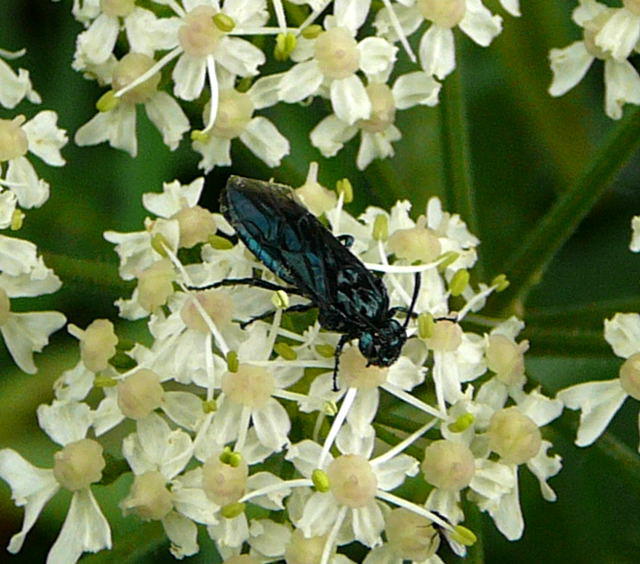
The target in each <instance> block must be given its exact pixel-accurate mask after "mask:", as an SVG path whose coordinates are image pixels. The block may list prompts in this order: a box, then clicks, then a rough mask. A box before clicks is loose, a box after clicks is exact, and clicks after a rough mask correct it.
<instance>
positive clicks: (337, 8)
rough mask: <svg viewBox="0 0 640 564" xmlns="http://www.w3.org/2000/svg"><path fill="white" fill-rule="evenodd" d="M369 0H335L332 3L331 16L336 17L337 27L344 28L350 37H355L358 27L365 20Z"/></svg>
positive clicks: (369, 5)
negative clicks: (355, 0) (350, 34)
mask: <svg viewBox="0 0 640 564" xmlns="http://www.w3.org/2000/svg"><path fill="white" fill-rule="evenodd" d="M370 7H371V0H358V1H357V2H354V1H353V0H335V2H334V3H333V14H334V15H335V17H336V20H337V22H336V23H337V25H338V26H340V27H346V28H347V29H348V30H349V31H350V32H351V33H352V35H355V34H356V32H357V31H358V29H360V26H362V24H363V23H364V21H365V20H366V19H367V15H368V14H369V8H370Z"/></svg>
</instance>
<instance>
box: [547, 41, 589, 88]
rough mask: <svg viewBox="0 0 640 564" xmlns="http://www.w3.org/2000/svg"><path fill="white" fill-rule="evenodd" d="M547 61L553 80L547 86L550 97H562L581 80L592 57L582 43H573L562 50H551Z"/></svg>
mask: <svg viewBox="0 0 640 564" xmlns="http://www.w3.org/2000/svg"><path fill="white" fill-rule="evenodd" d="M549 61H550V62H551V70H552V71H553V80H552V82H551V86H549V94H551V96H562V95H563V94H564V93H566V92H568V91H569V90H571V89H572V88H573V87H574V86H575V85H576V84H578V82H580V81H581V80H582V78H583V77H584V75H585V74H587V71H588V70H589V67H590V66H591V63H592V62H593V56H592V55H590V54H589V52H588V51H587V49H586V47H585V46H584V41H575V42H574V43H572V44H571V45H569V46H567V47H564V48H563V49H551V51H549Z"/></svg>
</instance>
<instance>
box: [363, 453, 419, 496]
mask: <svg viewBox="0 0 640 564" xmlns="http://www.w3.org/2000/svg"><path fill="white" fill-rule="evenodd" d="M373 466H374V468H375V473H376V478H377V480H378V488H380V489H381V490H385V491H389V490H393V489H395V488H397V487H398V486H400V485H401V484H402V483H403V482H404V480H405V478H406V477H407V476H415V475H416V474H417V473H418V470H419V467H418V461H417V460H416V459H415V458H413V457H411V456H409V455H408V454H399V455H397V456H394V457H393V458H391V459H389V460H385V461H384V462H381V463H379V464H376V463H375V461H374V463H373Z"/></svg>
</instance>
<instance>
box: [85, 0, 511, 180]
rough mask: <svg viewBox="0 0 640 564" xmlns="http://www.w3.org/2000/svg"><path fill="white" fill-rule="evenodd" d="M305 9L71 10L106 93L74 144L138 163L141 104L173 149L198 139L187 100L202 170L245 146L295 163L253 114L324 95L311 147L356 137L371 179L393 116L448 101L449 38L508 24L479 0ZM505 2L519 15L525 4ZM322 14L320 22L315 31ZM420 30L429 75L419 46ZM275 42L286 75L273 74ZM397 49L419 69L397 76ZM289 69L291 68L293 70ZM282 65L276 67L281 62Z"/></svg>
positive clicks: (225, 5) (330, 146)
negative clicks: (117, 152) (327, 110)
mask: <svg viewBox="0 0 640 564" xmlns="http://www.w3.org/2000/svg"><path fill="white" fill-rule="evenodd" d="M295 3H296V4H301V5H300V6H299V7H297V8H298V9H297V10H296V11H295V12H293V11H292V12H291V13H290V14H289V16H288V17H286V16H285V12H284V9H283V6H282V3H281V0H274V1H273V3H270V4H268V3H267V2H266V0H224V2H223V1H218V0H153V1H151V2H148V3H146V5H147V8H142V7H139V6H136V4H135V2H134V0H102V1H101V2H98V1H97V0H93V1H90V0H85V1H84V2H74V6H73V14H74V16H75V17H76V19H78V20H79V21H80V22H82V23H83V24H84V25H85V27H86V29H85V30H84V31H82V32H81V33H80V35H79V36H78V39H77V44H76V52H75V55H74V61H73V67H74V68H75V69H76V70H78V71H80V72H82V73H84V76H86V77H87V78H90V79H95V80H97V81H98V82H99V83H100V84H101V85H104V86H108V87H109V88H110V89H109V90H108V91H107V92H106V93H105V94H104V95H103V96H102V97H101V98H100V100H99V101H98V103H97V108H98V114H97V115H95V116H94V117H93V118H92V119H91V120H90V121H89V122H87V123H86V124H85V125H84V126H83V127H81V128H80V129H79V130H78V131H77V133H76V137H75V140H76V142H77V143H78V144H79V145H93V144H96V143H101V142H105V141H108V142H109V143H110V144H111V145H112V146H113V147H116V148H119V149H123V150H125V151H128V152H129V153H130V154H131V155H133V156H135V154H136V152H137V141H136V131H135V128H136V123H135V122H136V111H135V109H136V106H137V105H139V104H142V105H144V107H145V110H146V113H147V115H148V117H149V119H150V120H151V121H152V122H153V123H154V124H155V126H156V127H157V128H158V130H159V131H160V133H161V135H162V138H163V140H164V143H165V144H166V145H167V146H168V147H169V148H170V149H171V150H173V149H175V148H176V147H177V146H178V144H179V143H180V141H181V139H182V137H183V135H184V134H185V133H186V132H187V131H189V129H191V128H192V124H191V123H190V120H189V118H188V117H187V115H186V114H185V112H184V109H183V107H182V105H181V104H179V103H178V100H181V101H186V102H190V101H198V102H199V103H200V104H201V106H200V107H204V115H203V123H204V126H203V127H202V129H199V130H195V129H193V130H192V131H191V140H192V144H193V149H194V150H196V151H197V152H198V153H200V154H201V155H202V160H201V161H200V165H199V166H200V168H202V169H203V170H205V171H206V172H208V171H210V170H211V169H212V168H213V167H214V166H225V165H229V164H230V163H231V157H230V145H231V141H232V140H233V139H237V138H239V139H240V140H241V141H242V142H243V143H244V144H245V145H246V146H247V147H248V148H249V149H250V150H251V151H252V152H253V153H254V154H255V155H257V156H258V157H259V158H260V159H262V160H263V161H264V162H265V163H267V164H268V165H269V166H277V165H279V164H280V161H281V160H282V158H283V157H285V156H286V155H288V154H289V149H290V147H289V141H288V140H287V139H286V138H285V137H284V135H282V133H281V132H280V131H279V130H278V128H277V127H276V126H275V125H274V124H273V123H272V122H271V121H269V120H268V119H267V118H265V117H263V116H259V115H254V114H255V113H256V112H257V111H259V110H261V109H264V108H267V107H270V106H273V105H275V104H277V103H280V102H284V103H290V104H291V103H305V104H307V103H310V102H311V101H312V100H313V98H314V97H320V98H325V99H328V100H329V101H330V104H331V109H332V113H331V114H330V115H329V116H327V117H326V118H324V119H323V120H322V121H321V122H320V123H318V125H317V126H316V127H315V128H314V129H313V131H312V132H311V143H312V144H313V145H314V146H315V147H317V148H318V149H319V150H320V152H321V153H322V154H323V155H324V156H325V157H332V156H334V155H335V154H336V153H337V152H338V151H339V150H340V149H341V148H342V147H343V145H344V144H345V143H346V142H347V141H349V140H350V139H351V138H353V137H354V136H356V135H357V134H358V133H360V134H361V143H360V149H359V151H358V156H357V166H358V168H359V169H364V168H366V167H367V166H368V165H369V164H370V163H371V161H372V160H374V159H376V158H386V157H389V156H392V155H393V146H392V143H393V142H395V141H397V140H399V139H400V137H401V133H400V131H399V130H398V128H397V127H396V126H395V123H394V122H395V115H396V111H397V110H403V109H406V108H409V107H412V106H416V105H427V106H434V105H436V104H437V103H438V94H439V90H440V83H439V82H438V80H442V79H444V78H445V77H446V76H447V75H448V74H450V73H451V72H452V71H453V70H454V68H455V64H456V63H455V41H454V34H453V30H454V29H455V28H459V29H460V30H461V31H462V32H463V33H465V34H466V35H468V36H469V37H470V38H471V39H472V40H473V41H474V42H476V43H477V44H479V45H481V46H487V45H489V44H490V43H491V41H492V40H493V39H494V38H495V37H496V36H497V35H498V34H499V33H500V31H501V28H502V19H501V17H500V16H497V15H493V14H492V13H491V12H490V11H489V10H488V9H487V8H486V7H485V6H484V5H483V4H482V1H481V0H406V1H403V2H400V3H392V2H391V1H390V0H385V1H384V2H383V3H382V4H383V6H374V5H373V4H372V3H371V2H369V1H357V2H355V1H352V0H336V1H335V2H330V1H320V2H315V1H314V2H299V1H297V2H295ZM502 5H503V7H504V8H505V9H506V10H507V11H509V12H510V13H511V14H512V15H519V6H518V0H502ZM270 8H271V10H272V11H271V12H270ZM325 12H327V14H326V15H325V17H324V19H323V20H322V25H319V24H316V23H314V21H315V20H316V19H317V18H319V17H320V15H321V14H323V13H325ZM294 15H295V17H294ZM296 18H299V19H296ZM271 19H273V20H274V23H276V25H275V26H270V25H269V23H270V20H271ZM292 20H295V21H292ZM372 30H373V33H375V34H374V35H371V33H372ZM416 33H419V34H421V39H420V46H419V65H420V67H417V64H416V63H417V61H416V57H415V55H414V54H413V51H412V48H411V45H410V43H409V38H410V37H411V36H412V35H413V34H416ZM272 37H275V46H274V48H273V58H274V59H276V61H279V64H280V68H281V70H282V72H276V73H274V74H268V75H263V74H262V67H263V65H264V64H265V63H266V62H267V59H268V57H267V55H266V54H265V50H266V49H268V47H265V46H269V45H273V43H272V42H271V39H270V38H272ZM398 42H399V43H401V46H402V48H403V50H404V51H406V53H407V54H408V56H409V58H410V59H411V60H412V62H413V63H414V64H415V69H414V70H413V71H411V72H408V73H405V74H399V73H397V72H396V73H395V79H392V74H394V66H395V63H396V60H397V56H398V51H399V49H398V47H397V46H396V45H395V44H396V43H398ZM289 59H290V60H291V62H292V63H293V65H288V67H287V65H286V64H284V62H285V61H287V60H289ZM273 66H275V67H276V70H278V62H276V63H275V65H273ZM169 68H171V72H170V75H171V76H170V78H169V76H168V75H169ZM163 75H164V80H163ZM436 78H437V79H438V80H436ZM391 83H393V86H391ZM165 84H167V85H168V86H167V87H165ZM167 90H169V91H167Z"/></svg>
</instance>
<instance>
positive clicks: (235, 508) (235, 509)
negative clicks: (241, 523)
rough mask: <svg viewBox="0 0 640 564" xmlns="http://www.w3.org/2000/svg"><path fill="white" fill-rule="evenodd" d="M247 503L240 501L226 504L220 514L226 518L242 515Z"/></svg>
mask: <svg viewBox="0 0 640 564" xmlns="http://www.w3.org/2000/svg"><path fill="white" fill-rule="evenodd" d="M244 508H245V504H244V503H240V502H237V501H236V502H235V503H230V504H229V505H225V506H224V507H223V508H222V509H221V510H220V514H221V515H222V516H223V517H224V518H225V519H235V518H236V517H238V515H242V514H243V513H244Z"/></svg>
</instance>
